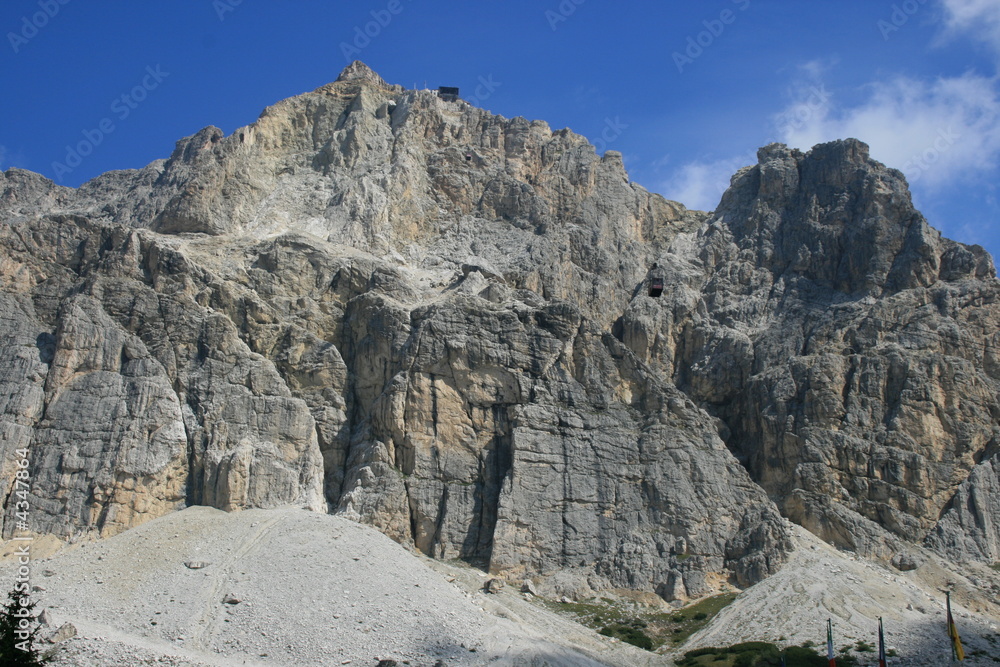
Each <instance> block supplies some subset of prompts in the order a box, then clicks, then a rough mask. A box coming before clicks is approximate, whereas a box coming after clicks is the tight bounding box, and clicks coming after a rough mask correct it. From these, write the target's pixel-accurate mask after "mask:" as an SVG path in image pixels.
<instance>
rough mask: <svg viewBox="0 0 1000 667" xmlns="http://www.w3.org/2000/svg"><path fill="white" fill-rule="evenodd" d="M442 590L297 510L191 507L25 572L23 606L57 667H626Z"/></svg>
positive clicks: (435, 578) (377, 541)
mask: <svg viewBox="0 0 1000 667" xmlns="http://www.w3.org/2000/svg"><path fill="white" fill-rule="evenodd" d="M6 570H7V572H6V576H7V577H8V578H11V576H12V575H11V567H10V566H9V565H7V566H6ZM465 576H468V574H467V573H466V575H465ZM450 578H451V577H446V576H445V575H443V574H442V573H438V572H436V571H434V570H433V569H431V568H429V567H427V565H426V564H425V562H424V561H423V560H422V559H421V558H419V557H417V556H415V555H413V554H411V553H409V552H408V551H406V550H405V549H404V548H402V547H401V546H400V545H398V544H396V543H395V542H393V541H392V540H390V539H389V538H387V537H385V536H384V535H382V534H381V533H378V532H377V531H375V530H373V529H371V528H368V527H365V526H362V525H360V524H356V523H353V522H351V521H347V520H344V519H341V518H338V517H334V516H329V515H325V514H318V513H314V512H309V511H305V510H301V509H281V510H249V511H244V512H237V513H231V514H228V513H225V512H221V511H219V510H215V509H211V508H207V507H191V508H188V509H186V510H184V511H182V512H177V513H173V514H170V515H167V516H164V517H161V518H159V519H156V520H154V521H150V522H148V523H146V524H143V525H142V526H139V527H138V528H135V529H132V530H130V531H127V532H125V533H122V534H120V535H117V536H115V537H112V538H109V539H106V540H101V541H98V542H93V543H88V544H84V545H81V546H78V547H75V548H68V549H65V550H63V551H62V552H60V553H57V554H56V555H54V556H52V557H50V558H44V559H41V560H37V561H34V562H33V565H32V584H33V585H39V586H41V587H42V588H44V590H43V591H41V592H38V593H36V596H37V599H38V601H39V607H38V609H39V610H40V609H43V608H44V609H47V610H48V614H49V615H50V616H51V618H52V621H51V623H50V625H51V627H52V628H56V627H59V626H61V625H62V624H63V623H66V622H70V623H72V624H73V625H75V626H76V628H77V630H78V635H77V636H76V637H74V638H73V639H70V640H67V641H65V642H62V643H61V644H60V645H59V646H60V648H59V650H58V655H57V658H56V660H55V661H54V662H53V663H52V664H53V665H56V666H64V665H82V666H89V665H94V666H97V665H100V666H101V667H106V666H108V665H190V666H198V667H201V666H202V665H223V666H224V665H260V666H265V665H267V666H279V665H280V666H281V667H290V666H299V665H302V666H306V665H347V664H350V665H372V666H374V665H377V664H378V662H379V661H380V660H387V659H388V660H395V661H396V662H397V663H398V664H400V665H402V664H411V665H427V666H428V667H430V666H432V665H435V664H441V665H447V666H449V667H451V666H460V665H482V664H493V665H553V666H556V665H566V666H569V665H574V666H575V665H581V666H585V667H586V666H590V665H593V666H597V665H605V664H620V665H627V664H638V663H637V662H631V661H630V659H629V658H628V655H629V653H628V651H629V650H630V649H631V647H629V649H625V648H624V647H620V646H612V645H609V644H608V643H606V642H604V643H602V642H601V640H597V639H594V640H593V642H592V646H591V647H589V648H590V649H594V650H586V649H585V650H578V649H576V648H574V647H572V646H569V645H567V644H568V643H567V642H566V641H565V640H561V639H560V637H559V634H560V633H558V632H557V633H551V632H547V630H546V628H545V627H544V622H543V623H542V627H538V626H537V625H535V624H527V623H524V622H522V621H521V620H520V618H519V617H518V616H517V615H516V614H511V613H508V612H507V611H505V608H503V607H502V605H498V604H497V602H496V601H494V600H488V601H487V600H485V595H486V594H485V593H481V592H478V591H476V592H473V591H470V590H468V587H463V586H462V585H461V583H460V582H457V581H453V582H449V581H448V580H447V579H450ZM490 597H496V596H490ZM484 606H487V607H489V608H490V609H491V611H485V610H484V609H483V607H484ZM548 616H549V617H552V618H551V619H550V620H551V621H552V623H556V624H559V623H565V622H564V621H562V620H561V619H556V618H554V616H553V615H551V614H548ZM536 621H537V619H536ZM595 637H596V635H595ZM595 650H596V652H597V653H599V652H604V653H608V654H610V655H611V658H610V659H608V660H606V659H595V658H594V657H591V656H588V655H586V654H585V652H589V653H591V654H592V655H594V654H595ZM618 653H622V654H623V655H624V657H621V656H619V657H615V656H616V655H617V654H618Z"/></svg>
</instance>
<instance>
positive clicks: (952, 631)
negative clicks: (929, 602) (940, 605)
mask: <svg viewBox="0 0 1000 667" xmlns="http://www.w3.org/2000/svg"><path fill="white" fill-rule="evenodd" d="M945 601H946V604H947V609H948V639H949V640H950V641H949V642H948V643H949V644H951V661H952V662H956V661H957V662H963V661H964V660H965V649H963V648H962V640H961V638H959V636H958V628H957V627H956V626H955V618H954V617H953V616H952V615H951V591H945Z"/></svg>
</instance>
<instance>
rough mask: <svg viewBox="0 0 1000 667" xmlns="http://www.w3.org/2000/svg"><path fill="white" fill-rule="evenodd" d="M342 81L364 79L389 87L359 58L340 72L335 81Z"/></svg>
mask: <svg viewBox="0 0 1000 667" xmlns="http://www.w3.org/2000/svg"><path fill="white" fill-rule="evenodd" d="M344 81H366V82H368V83H374V84H375V85H378V86H382V87H385V88H388V87H389V84H387V83H386V82H385V80H384V79H383V78H382V77H381V76H379V75H378V74H376V73H375V71H374V70H373V69H372V68H370V67H369V66H368V65H366V64H364V63H363V62H361V61H360V60H355V61H354V62H352V63H351V64H350V65H348V66H347V67H345V68H344V69H343V70H342V71H341V72H340V75H339V76H338V77H337V80H336V83H341V82H344Z"/></svg>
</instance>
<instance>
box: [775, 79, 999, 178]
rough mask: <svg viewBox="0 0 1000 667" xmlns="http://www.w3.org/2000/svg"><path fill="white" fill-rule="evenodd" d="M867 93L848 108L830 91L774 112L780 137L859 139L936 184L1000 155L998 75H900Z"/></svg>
mask: <svg viewBox="0 0 1000 667" xmlns="http://www.w3.org/2000/svg"><path fill="white" fill-rule="evenodd" d="M816 90H817V91H823V89H822V87H819V88H816ZM863 91H864V92H865V93H866V95H867V96H866V98H865V99H864V100H863V101H862V102H861V103H860V104H858V105H856V106H853V107H848V108H842V107H837V105H836V104H835V100H833V99H832V98H831V96H829V94H826V93H825V91H823V93H822V94H821V93H816V92H814V93H813V95H812V97H811V98H806V99H798V100H796V101H794V102H793V103H792V104H791V105H789V106H788V107H787V108H786V109H785V110H783V111H782V112H781V113H779V114H777V115H775V117H774V121H775V125H776V127H777V130H778V137H779V140H780V141H782V142H784V143H787V144H789V145H790V146H795V147H797V148H801V149H809V148H811V147H812V146H814V145H815V144H818V143H822V142H825V141H832V140H834V139H843V138H846V137H855V138H857V139H860V140H862V141H864V142H865V143H867V144H868V145H869V146H871V152H872V157H874V158H875V159H877V160H880V161H881V162H884V163H886V164H887V165H888V166H890V167H895V168H897V169H900V170H902V171H903V172H904V173H905V174H906V175H907V178H908V179H909V180H910V182H911V183H915V182H917V181H921V184H922V185H924V186H927V187H931V188H936V187H940V186H943V185H946V184H949V183H954V182H955V181H956V180H958V179H960V178H963V177H966V176H968V175H969V174H972V173H975V172H978V171H983V170H987V169H993V168H995V167H996V166H997V163H998V161H1000V98H998V94H997V87H996V82H995V80H993V79H988V78H985V77H981V76H978V75H976V74H972V73H969V74H966V75H964V76H961V77H953V78H940V79H937V80H935V81H931V82H926V81H919V80H915V79H910V78H907V77H896V78H894V79H890V80H888V81H885V82H878V83H871V84H868V85H867V86H865V87H864V88H863ZM824 97H825V99H824Z"/></svg>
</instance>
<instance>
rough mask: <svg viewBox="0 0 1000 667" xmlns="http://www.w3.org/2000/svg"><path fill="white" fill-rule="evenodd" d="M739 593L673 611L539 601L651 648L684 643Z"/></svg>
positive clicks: (605, 601)
mask: <svg viewBox="0 0 1000 667" xmlns="http://www.w3.org/2000/svg"><path fill="white" fill-rule="evenodd" d="M736 596H737V593H725V594H723V595H715V596H713V597H710V598H705V599H704V600H700V601H698V602H696V603H695V604H692V605H690V606H688V607H685V608H683V609H679V610H677V611H670V612H644V611H641V608H639V607H636V606H635V605H633V604H630V603H628V602H624V601H615V600H612V599H610V598H595V599H592V600H586V601H583V602H566V603H562V602H556V601H554V600H544V599H540V602H541V603H542V604H544V605H545V606H546V607H548V608H549V609H552V610H553V611H556V612H559V613H562V614H573V615H574V616H575V617H576V620H577V621H578V622H580V623H582V624H583V625H586V626H587V627H590V628H593V629H594V630H597V631H598V632H600V633H601V634H603V635H605V636H607V637H617V638H618V639H620V640H621V641H624V642H628V643H630V644H633V645H635V646H638V647H640V648H644V649H646V650H649V651H652V650H655V649H657V648H660V647H661V646H663V645H664V644H670V645H673V646H676V645H678V644H680V643H682V642H683V641H685V640H686V639H687V638H688V637H690V636H691V635H692V634H694V633H695V632H697V631H698V630H700V629H702V628H703V627H705V626H706V625H708V623H709V622H710V621H711V620H712V618H714V617H715V615H716V614H718V613H719V612H720V611H722V610H723V609H724V608H725V607H726V605H728V604H730V603H731V602H732V601H733V600H735V599H736ZM716 667H723V665H721V664H720V665H717V666H716Z"/></svg>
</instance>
